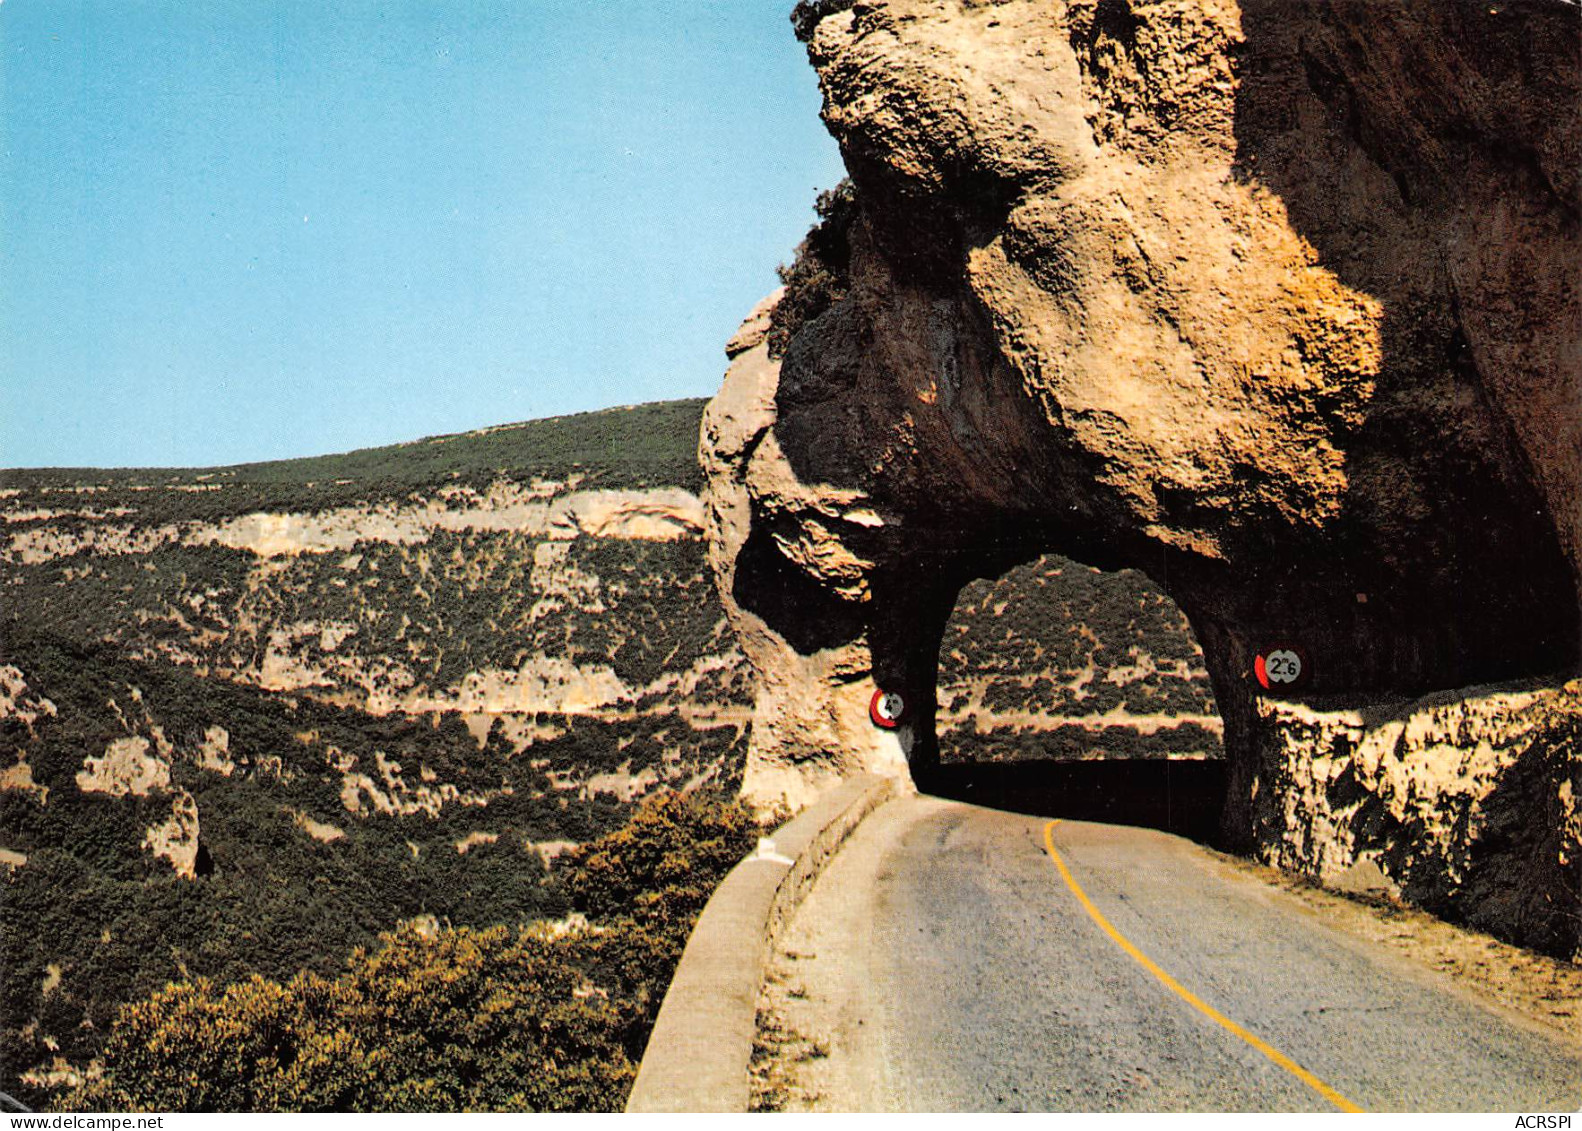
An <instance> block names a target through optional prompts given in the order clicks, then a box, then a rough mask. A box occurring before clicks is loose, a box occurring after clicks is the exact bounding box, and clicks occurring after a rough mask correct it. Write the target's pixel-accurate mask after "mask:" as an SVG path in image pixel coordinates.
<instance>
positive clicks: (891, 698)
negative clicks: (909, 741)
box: [868, 687, 906, 730]
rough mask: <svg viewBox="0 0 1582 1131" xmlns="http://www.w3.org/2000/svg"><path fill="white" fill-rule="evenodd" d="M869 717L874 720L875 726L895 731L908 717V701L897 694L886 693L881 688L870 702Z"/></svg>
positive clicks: (892, 692)
mask: <svg viewBox="0 0 1582 1131" xmlns="http://www.w3.org/2000/svg"><path fill="white" fill-rule="evenodd" d="M868 717H869V718H870V719H872V720H873V725H874V726H876V727H883V728H884V729H885V730H894V729H895V728H896V727H898V726H900V725H901V720H902V719H903V718H905V717H906V700H905V699H903V698H901V696H900V694H898V693H897V692H894V691H886V690H884V688H882V687H881V688H879V689H878V690H877V691H875V692H874V693H873V698H872V699H870V700H869V701H868Z"/></svg>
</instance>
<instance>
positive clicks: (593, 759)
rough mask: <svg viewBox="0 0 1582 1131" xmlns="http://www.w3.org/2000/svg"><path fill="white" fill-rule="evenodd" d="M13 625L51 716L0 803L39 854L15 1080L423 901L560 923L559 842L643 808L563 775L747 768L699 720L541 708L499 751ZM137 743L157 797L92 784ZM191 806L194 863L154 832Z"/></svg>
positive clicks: (29, 729)
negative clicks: (137, 1018)
mask: <svg viewBox="0 0 1582 1131" xmlns="http://www.w3.org/2000/svg"><path fill="white" fill-rule="evenodd" d="M0 632H3V636H0V639H3V640H4V649H3V652H0V665H9V666H10V667H11V669H12V670H22V671H25V672H26V673H27V688H26V693H25V700H30V701H33V702H39V701H44V700H47V701H48V702H49V703H50V705H51V707H52V708H53V713H42V714H41V717H39V718H36V719H34V720H32V721H31V723H27V722H24V721H22V719H21V718H20V717H19V716H17V715H14V714H13V715H11V716H10V717H7V718H5V719H3V720H0V740H3V741H4V743H5V746H6V747H7V748H9V749H11V750H12V751H14V752H15V753H16V754H17V755H20V764H23V765H25V766H26V767H27V768H28V781H29V783H30V789H29V790H28V791H21V790H12V791H8V792H7V793H6V794H4V795H3V796H4V804H3V805H0V844H4V845H5V846H6V847H7V848H8V849H10V850H11V851H12V852H15V853H19V854H20V855H21V856H23V857H24V858H25V864H24V865H23V866H20V867H11V868H8V869H6V876H5V905H6V911H7V914H6V915H5V917H4V919H3V920H0V956H3V960H4V961H3V969H4V974H3V982H0V994H3V996H0V1003H3V1004H0V1012H3V1016H4V1019H5V1020H4V1028H3V1030H0V1042H3V1045H0V1053H3V1056H0V1060H3V1063H4V1066H5V1070H6V1080H5V1083H3V1084H0V1090H3V1091H8V1092H11V1093H12V1094H18V1093H20V1094H23V1095H30V1094H35V1092H36V1090H35V1089H30V1088H29V1087H28V1086H27V1085H25V1084H23V1083H22V1082H20V1081H19V1080H18V1079H16V1073H17V1072H19V1071H20V1070H21V1069H22V1068H24V1067H26V1066H31V1065H35V1064H39V1063H48V1062H50V1061H51V1060H53V1058H54V1057H55V1056H56V1055H60V1056H63V1057H64V1058H65V1059H66V1060H67V1061H68V1062H70V1063H77V1064H81V1063H85V1062H86V1061H87V1060H89V1059H90V1058H91V1057H92V1056H94V1055H96V1054H97V1053H98V1052H99V1050H100V1046H101V1043H102V1040H103V1034H104V1032H105V1031H106V1029H107V1027H108V1024H109V1021H110V1019H111V1018H112V1017H113V1016H114V1014H115V1011H116V1008H117V1007H118V1006H119V1004H120V1003H121V1002H124V1001H127V1000H130V999H132V998H135V997H139V996H143V995H147V994H149V993H151V992H153V991H154V990H156V989H157V988H158V987H160V986H162V985H164V984H165V983H166V982H167V981H171V980H176V979H184V978H206V979H209V980H210V981H212V982H213V983H215V984H217V985H224V984H226V983H229V982H232V981H235V980H237V979H243V978H246V977H248V976H249V975H261V976H264V977H266V978H271V979H285V978H289V977H290V976H291V975H293V974H295V973H296V972H298V971H299V970H308V971H312V972H315V973H319V974H327V973H329V972H330V971H331V970H332V969H333V968H334V967H335V966H337V965H338V964H339V963H340V962H341V961H342V960H341V958H340V957H339V956H341V955H344V954H345V953H346V952H347V951H349V950H351V949H352V948H353V947H354V946H358V945H366V944H369V943H371V942H372V941H373V940H374V939H375V938H376V937H377V935H378V933H379V932H380V931H382V930H388V929H389V928H390V927H391V926H392V925H393V924H394V923H395V922H396V921H397V920H399V919H404V918H410V917H414V916H419V915H431V916H436V917H438V918H440V919H442V920H444V921H446V922H448V923H450V924H453V925H455V926H462V925H468V926H477V927H486V926H490V925H493V924H517V923H522V922H526V921H528V920H532V919H534V918H538V917H542V916H551V917H553V916H557V915H560V914H562V913H563V912H564V911H565V910H566V909H567V897H566V894H565V892H564V891H563V890H562V889H561V887H559V886H557V885H555V884H553V883H549V882H547V878H546V869H545V864H544V858H545V856H547V855H551V854H552V853H553V852H555V851H556V850H558V849H559V848H560V847H561V845H563V844H565V843H566V842H578V843H580V842H586V841H591V840H594V839H595V838H596V837H598V836H600V835H603V834H606V833H607V832H609V831H610V830H612V829H616V828H619V827H620V826H621V824H622V823H623V822H624V821H625V819H626V817H627V815H628V814H629V812H630V805H629V804H628V801H627V797H626V796H625V795H624V794H623V793H622V792H621V791H619V790H616V791H613V792H601V791H600V790H599V789H598V788H588V787H587V786H586V785H584V786H581V787H578V786H573V787H572V788H570V789H566V788H561V787H559V786H557V779H565V780H570V781H574V782H583V783H586V782H587V781H588V780H589V779H590V778H595V779H596V778H597V775H600V774H614V773H615V771H617V770H618V769H620V770H622V771H624V772H625V773H629V774H632V775H641V774H644V773H650V772H654V771H656V770H657V769H659V768H661V767H666V768H668V767H679V768H680V769H681V770H682V771H683V772H684V773H685V774H687V775H688V776H691V777H695V778H709V777H712V776H715V775H716V774H718V773H719V772H720V768H721V767H726V768H727V769H726V771H725V773H724V775H723V776H722V777H721V778H720V780H721V784H722V785H723V786H725V787H726V788H727V789H728V788H731V787H732V786H733V784H734V781H733V779H732V778H731V776H730V771H729V769H728V768H729V767H737V766H739V765H740V755H741V743H742V742H743V738H742V736H741V734H740V732H738V731H737V730H735V729H733V728H722V729H715V730H710V731H691V730H688V731H685V732H683V731H681V730H679V729H678V728H676V727H675V726H674V725H673V723H668V722H667V721H666V719H664V718H663V717H653V716H636V717H633V718H629V719H624V720H603V719H597V718H566V719H560V720H556V723H557V724H558V725H557V726H556V727H555V728H554V729H553V730H550V729H548V728H547V724H548V722H549V720H547V719H541V720H540V722H541V723H544V724H546V732H545V733H544V734H543V736H542V737H541V738H540V740H539V741H537V742H535V743H534V745H533V747H532V757H531V758H524V757H518V756H516V754H515V751H514V750H513V749H512V747H511V745H510V744H508V743H506V742H505V741H504V740H503V738H502V737H501V729H500V727H498V726H496V727H493V728H491V729H490V730H489V731H488V732H487V734H486V735H485V737H484V740H483V741H482V742H481V743H480V742H479V741H478V740H477V738H476V737H475V735H474V733H473V732H471V731H469V730H468V728H467V727H466V726H465V725H464V724H463V723H462V721H461V719H460V717H459V716H458V715H455V714H450V715H445V716H441V717H437V718H434V719H428V718H413V717H410V716H405V715H390V716H386V717H384V718H376V717H372V716H369V715H367V714H365V713H363V712H360V711H356V710H353V709H349V708H343V707H337V706H333V705H331V704H326V703H322V702H318V701H316V700H314V699H312V698H308V697H295V696H291V697H287V696H280V695H271V694H269V693H267V692H261V691H258V690H256V689H253V688H249V687H243V686H237V685H235V684H231V683H228V682H225V681H216V680H206V679H201V678H199V677H197V676H194V675H193V674H191V673H190V672H188V671H184V670H182V669H180V668H173V667H169V666H164V665H154V664H143V663H137V662H133V661H126V660H124V659H122V658H121V657H119V656H118V655H116V654H115V653H114V652H113V651H111V650H109V649H107V648H104V647H98V648H95V647H91V646H81V645H75V644H72V643H68V642H63V641H62V640H60V639H59V638H57V637H51V636H48V635H43V634H39V633H37V632H36V631H34V630H31V629H28V628H24V627H22V626H19V625H17V624H16V623H15V622H11V623H8V624H6V625H4V626H3V629H0ZM216 728H218V730H219V731H221V732H223V734H224V736H225V737H224V748H223V750H216V749H215V746H214V742H213V736H214V735H215V734H216ZM667 731H668V733H667ZM127 739H132V740H134V741H136V740H141V741H142V742H143V743H146V747H145V749H146V754H145V755H144V757H145V759H146V761H145V762H144V763H143V765H144V766H145V767H146V768H145V770H144V772H143V774H142V778H143V779H144V780H143V782H141V783H139V782H138V781H137V780H136V778H135V777H132V776H128V777H127V779H126V783H125V784H129V785H130V786H131V787H132V789H135V788H136V787H137V786H138V785H139V784H143V785H148V779H149V778H150V776H151V775H152V776H159V777H167V776H168V781H167V782H163V783H160V784H156V785H153V786H152V787H150V788H147V790H146V792H144V793H143V795H141V796H139V795H137V793H135V792H131V791H130V790H123V791H121V792H119V794H118V793H117V792H115V790H116V788H117V787H116V785H115V784H114V783H110V784H109V788H108V789H104V788H99V789H95V790H93V791H85V790H84V789H83V788H82V781H81V775H82V774H83V769H84V753H85V752H97V751H103V750H105V749H106V748H107V746H109V745H110V744H111V743H114V742H116V741H118V740H122V741H124V740H127ZM161 745H165V746H166V748H167V752H166V753H161V751H160V746H161ZM206 745H207V746H208V747H209V749H208V750H207V751H205V749H204V747H205V746H206ZM612 780H616V781H618V780H620V779H619V778H614V779H612ZM597 784H598V783H597V781H595V786H597ZM184 797H190V798H191V800H192V802H193V803H194V812H195V818H196V828H195V829H193V830H192V833H193V839H195V841H196V844H195V845H191V846H189V847H191V848H194V849H196V857H195V867H194V872H195V874H194V875H193V876H191V877H184V876H182V875H180V874H178V873H177V872H176V871H175V870H174V869H173V868H172V866H171V864H170V863H169V862H168V861H167V860H165V859H162V858H159V857H156V856H154V855H153V854H152V853H151V852H150V850H149V848H148V846H147V845H146V843H145V842H146V840H147V837H148V830H149V829H150V828H156V827H159V826H160V825H161V824H162V823H163V822H166V821H168V820H170V819H171V816H172V811H173V806H175V805H178V804H180V803H181V799H182V798H184ZM350 806H355V807H356V810H357V811H356V812H353V811H350ZM46 987H47V988H46ZM51 1046H53V1047H51Z"/></svg>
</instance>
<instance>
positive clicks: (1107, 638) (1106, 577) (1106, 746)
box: [915, 554, 1225, 839]
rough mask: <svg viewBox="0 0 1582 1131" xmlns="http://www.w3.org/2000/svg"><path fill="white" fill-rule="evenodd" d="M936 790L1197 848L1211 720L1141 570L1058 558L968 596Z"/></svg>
mask: <svg viewBox="0 0 1582 1131" xmlns="http://www.w3.org/2000/svg"><path fill="white" fill-rule="evenodd" d="M936 686H937V690H936V697H937V704H938V707H937V712H936V716H935V727H936V734H937V739H938V751H939V754H938V763H937V765H935V766H931V767H926V768H925V767H922V766H919V767H916V768H915V769H916V770H917V771H918V776H919V777H920V779H921V780H920V782H919V784H920V785H922V786H923V787H924V788H927V789H930V790H932V791H933V792H939V793H945V794H950V795H955V796H959V797H961V798H962V799H964V800H974V801H977V802H979V803H986V804H993V805H997V806H1001V807H1006V808H1015V809H1019V810H1021V811H1031V812H1041V813H1048V814H1049V815H1051V816H1067V817H1073V818H1082V817H1087V818H1091V819H1096V820H1110V821H1118V822H1120V823H1127V824H1145V825H1150V826H1154V827H1160V828H1169V829H1171V830H1172V831H1176V832H1182V833H1185V834H1187V835H1191V836H1196V837H1199V838H1203V839H1210V838H1212V837H1213V835H1214V833H1215V832H1216V830H1217V827H1218V821H1219V817H1220V809H1221V807H1222V804H1223V800H1224V790H1225V760H1224V757H1225V756H1224V747H1223V729H1224V728H1223V724H1222V723H1221V719H1220V715H1219V711H1218V708H1217V706H1216V704H1215V699H1214V692H1213V689H1212V687H1211V686H1210V681H1209V675H1208V671H1207V669H1206V668H1205V666H1204V661H1203V651H1202V649H1201V647H1199V645H1198V642H1197V639H1196V638H1195V636H1194V635H1193V632H1192V628H1191V626H1190V624H1189V623H1188V621H1187V618H1186V616H1185V615H1184V614H1183V613H1182V612H1181V610H1180V609H1179V608H1178V607H1177V606H1176V604H1175V603H1174V602H1173V601H1172V600H1171V599H1170V598H1169V597H1168V596H1167V595H1166V594H1165V593H1164V592H1163V591H1162V590H1161V589H1160V588H1159V587H1158V586H1157V585H1156V584H1154V582H1153V581H1152V580H1150V579H1149V578H1148V577H1147V576H1146V575H1145V574H1143V573H1140V572H1138V571H1136V570H1118V571H1104V570H1099V569H1095V568H1093V567H1090V566H1086V565H1083V564H1081V563H1079V562H1075V561H1072V560H1071V559H1069V558H1064V557H1061V556H1059V555H1056V554H1046V555H1044V556H1042V557H1040V558H1036V559H1034V560H1033V561H1031V562H1027V563H1025V564H1022V565H1018V566H1015V567H1014V568H1012V569H1009V570H1007V571H1006V572H1005V573H1003V574H1001V575H1000V576H998V577H995V578H989V579H980V580H976V581H973V582H970V583H969V584H967V585H966V586H964V587H963V588H962V590H961V592H960V593H959V594H958V596H957V598H956V603H955V608H954V610H953V611H952V613H951V615H950V618H949V620H948V621H947V622H946V625H945V629H944V633H943V636H942V639H941V641H940V645H939V668H938V680H937V685H936Z"/></svg>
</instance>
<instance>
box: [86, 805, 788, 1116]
mask: <svg viewBox="0 0 1582 1131" xmlns="http://www.w3.org/2000/svg"><path fill="white" fill-rule="evenodd" d="M759 831H760V830H759V829H758V827H757V826H756V825H755V824H754V822H753V820H752V817H751V815H750V814H749V813H748V812H747V810H746V808H745V807H744V806H743V805H741V804H740V803H738V802H734V801H731V802H727V801H725V800H723V798H721V797H720V796H719V795H711V796H707V797H704V796H699V795H696V794H694V795H691V796H687V797H682V796H678V795H674V794H671V795H662V796H659V797H657V798H655V799H653V800H650V801H649V802H647V803H645V804H644V805H643V806H642V807H641V808H639V809H638V810H637V812H636V813H635V814H634V816H633V818H632V821H631V823H630V824H628V825H627V826H626V827H624V828H622V829H621V830H619V831H617V832H614V833H611V834H608V835H606V836H604V837H601V838H600V839H599V840H597V841H595V842H593V843H591V844H589V845H587V846H585V847H584V848H582V849H581V850H578V851H576V852H574V853H572V854H570V856H569V858H568V859H566V860H564V861H563V862H562V863H560V864H559V865H557V867H556V870H555V886H556V887H557V889H558V890H559V891H560V892H561V893H563V895H564V896H565V897H567V898H569V899H570V901H571V902H573V903H575V904H576V905H577V907H579V908H580V909H581V910H582V911H583V912H584V913H585V915H586V923H585V924H575V923H573V924H567V925H559V924H556V925H551V924H545V923H536V924H533V925H530V926H525V927H518V928H515V929H511V928H506V927H494V928H490V929H486V930H475V929H471V928H466V927H459V928H458V927H432V926H428V927H425V926H423V925H422V924H407V925H404V926H403V927H401V928H400V929H398V930H396V931H394V932H392V933H390V934H386V935H384V936H383V937H382V938H381V939H380V943H379V945H378V946H377V947H373V948H361V949H359V950H357V951H356V952H355V953H354V954H353V955H352V956H351V958H350V960H349V962H348V963H347V969H346V971H345V972H344V973H342V974H341V975H340V976H338V977H334V978H330V977H324V976H321V975H319V974H316V973H311V972H304V973H302V974H299V975H298V976H297V977H295V978H292V979H291V980H290V981H288V982H285V983H281V982H279V981H274V980H270V979H265V978H259V977H254V978H251V979H249V980H246V981H241V982H237V983H235V984H233V985H231V986H230V987H228V988H226V989H220V988H219V987H217V986H216V985H214V984H213V983H212V982H209V981H207V980H199V981H196V982H192V981H184V982H182V983H180V984H177V985H173V986H170V987H168V988H166V989H164V990H162V991H160V992H158V993H156V994H154V995H152V996H151V997H150V998H148V999H147V1000H144V1001H140V1002H136V1003H134V1004H131V1005H129V1006H127V1007H126V1008H125V1009H123V1010H122V1011H121V1012H120V1014H119V1015H118V1017H117V1019H116V1021H115V1023H114V1025H113V1027H112V1029H111V1031H110V1036H109V1040H108V1042H107V1045H106V1049H105V1055H104V1075H103V1077H102V1078H100V1079H99V1080H97V1081H95V1082H94V1083H92V1084H90V1085H89V1086H88V1087H86V1088H84V1089H83V1090H81V1091H80V1092H79V1093H77V1094H75V1095H71V1096H69V1097H67V1099H68V1104H69V1105H70V1106H72V1107H76V1108H79V1109H86V1110H105V1109H109V1110H117V1111H454V1110H467V1111H479V1110H510V1111H618V1110H620V1108H621V1106H622V1104H623V1103H624V1102H625V1098H626V1093H627V1091H628V1089H629V1088H630V1086H631V1081H632V1079H633V1077H634V1076H635V1074H636V1065H637V1062H638V1060H639V1059H640V1058H641V1056H642V1050H643V1046H644V1045H645V1044H646V1043H647V1039H648V1033H649V1031H650V1030H651V1029H652V1027H653V1022H654V1018H655V1016H656V1014H657V1012H658V1008H659V1004H660V1002H661V1001H662V1000H663V997H664V992H665V989H666V987H667V985H668V983H669V980H670V975H671V972H672V971H673V970H674V968H675V964H676V962H677V960H678V959H679V958H680V954H681V949H682V947H683V946H684V944H685V942H686V937H687V934H688V932H689V931H690V930H691V927H692V923H693V921H694V920H695V919H696V917H697V914H698V912H699V911H701V910H702V907H703V904H704V902H705V901H706V900H707V898H708V895H709V893H710V892H711V891H712V890H713V889H714V887H715V886H716V885H717V884H718V882H719V881H720V879H722V878H723V877H724V875H725V873H726V872H727V871H729V869H730V868H731V867H732V866H733V865H734V864H735V863H736V862H737V861H738V860H740V859H741V857H742V856H743V855H744V854H745V853H746V851H747V848H748V847H749V845H750V844H751V842H752V839H753V837H754V836H756V835H757V833H758V832H759Z"/></svg>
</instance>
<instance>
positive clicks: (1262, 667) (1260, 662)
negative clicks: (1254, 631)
mask: <svg viewBox="0 0 1582 1131" xmlns="http://www.w3.org/2000/svg"><path fill="white" fill-rule="evenodd" d="M1252 674H1253V676H1254V677H1255V678H1256V679H1257V680H1258V686H1260V687H1262V688H1263V689H1264V690H1265V691H1283V690H1289V689H1295V688H1296V687H1299V686H1301V685H1302V684H1303V683H1306V682H1307V674H1308V672H1307V658H1306V657H1305V656H1303V655H1302V653H1301V652H1300V651H1299V650H1298V649H1296V648H1292V647H1290V646H1288V645H1281V646H1280V647H1278V648H1267V649H1265V650H1264V651H1262V652H1259V653H1258V654H1257V655H1256V656H1254V657H1253V661H1252Z"/></svg>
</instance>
